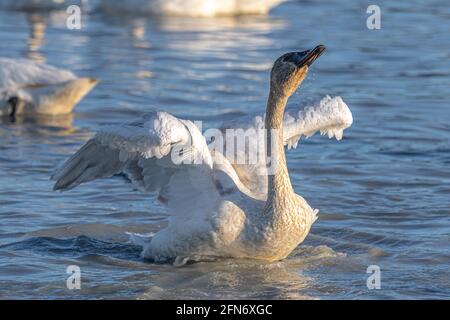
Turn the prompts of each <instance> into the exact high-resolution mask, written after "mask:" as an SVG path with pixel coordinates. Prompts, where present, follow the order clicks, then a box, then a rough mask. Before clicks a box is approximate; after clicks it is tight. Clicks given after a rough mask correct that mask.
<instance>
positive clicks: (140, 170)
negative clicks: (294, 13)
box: [52, 46, 353, 265]
mask: <svg viewBox="0 0 450 320" xmlns="http://www.w3.org/2000/svg"><path fill="white" fill-rule="evenodd" d="M323 50H324V47H323V46H318V47H316V48H314V49H313V50H307V51H303V52H292V53H288V54H285V55H283V56H281V57H280V58H279V59H278V60H277V61H276V62H275V64H274V66H273V68H272V72H271V86H270V94H269V99H268V103H267V110H266V116H265V119H263V117H256V118H254V119H253V120H252V121H250V123H249V124H248V125H247V126H246V128H253V129H254V130H253V131H252V133H250V134H249V135H248V137H250V138H251V139H250V142H249V144H250V145H253V146H254V145H255V144H256V141H257V140H258V139H257V138H256V139H253V138H254V137H257V136H258V134H259V133H261V132H262V133H266V131H265V130H264V128H270V129H271V133H274V135H271V134H267V135H266V136H263V138H264V139H263V140H264V142H267V145H268V148H267V149H269V150H266V148H265V147H264V148H262V153H264V155H266V154H267V155H271V156H272V159H271V161H272V162H271V165H272V167H269V165H268V163H267V159H268V158H266V157H265V156H264V157H263V161H257V162H250V161H248V162H245V161H244V162H243V163H242V162H239V161H238V160H236V159H237V158H236V157H235V156H236V155H237V153H239V152H244V153H246V155H247V156H250V152H253V151H252V150H253V149H252V148H244V149H239V150H238V149H233V151H232V152H229V151H230V146H229V144H228V143H229V141H228V142H226V146H225V147H226V148H227V151H224V152H223V153H221V152H219V151H218V150H217V149H216V150H210V148H211V144H210V145H209V147H208V144H207V140H206V138H205V137H204V136H202V133H201V131H200V130H199V129H198V127H197V126H196V125H194V123H193V122H191V121H187V120H182V119H178V118H176V117H174V116H172V115H170V114H168V113H165V112H156V113H152V114H149V115H147V116H146V117H145V118H144V119H143V120H142V121H138V122H134V123H129V124H125V125H122V126H112V127H108V128H106V129H105V130H103V131H101V132H99V133H97V135H96V136H95V137H94V138H92V139H91V140H89V141H88V142H87V143H86V144H85V145H84V146H83V147H82V148H81V149H80V150H79V151H78V152H76V153H75V155H73V156H72V157H71V158H70V159H69V160H68V161H67V162H66V163H65V164H64V165H63V166H62V167H61V168H60V169H59V170H57V171H56V172H55V174H54V175H53V177H52V178H53V179H54V180H56V184H55V186H54V189H55V190H68V189H71V188H73V187H75V186H77V185H79V184H80V183H83V182H88V181H91V180H94V179H97V178H102V177H109V176H112V175H114V174H116V173H121V172H122V173H125V174H126V175H127V176H128V177H129V179H130V180H131V181H132V182H133V183H134V184H135V185H136V186H138V187H139V188H140V189H142V190H144V191H157V192H159V199H160V200H162V201H163V202H165V203H167V205H168V206H169V208H170V209H171V210H172V211H173V216H172V218H171V219H170V221H169V224H168V226H167V227H166V228H165V229H163V230H161V231H159V232H158V233H156V234H155V236H154V237H153V238H152V239H151V241H150V242H149V243H148V244H147V245H146V246H145V247H144V251H143V255H144V257H146V258H149V259H152V260H155V261H166V260H168V259H175V260H174V263H175V264H177V265H181V264H184V263H185V262H186V261H188V260H190V259H192V260H198V259H208V258H214V257H234V258H254V259H263V260H268V261H275V260H279V259H283V258H285V257H286V256H287V255H288V254H289V253H290V252H291V251H292V250H293V249H294V248H295V247H296V246H297V245H298V244H299V243H301V242H302V241H303V239H304V238H305V237H306V235H307V234H308V232H309V229H310V227H311V225H312V223H313V222H314V221H315V219H316V213H317V211H316V210H313V209H311V207H310V206H309V205H308V204H307V203H306V201H305V200H304V199H303V198H302V197H300V196H299V195H296V194H295V193H294V191H293V188H292V186H291V182H290V179H289V175H288V169H287V166H286V160H285V154H284V145H286V144H288V145H289V146H292V147H293V146H296V145H297V142H298V140H299V139H300V137H301V136H310V135H312V134H313V133H314V132H316V131H321V132H322V133H328V135H329V136H330V137H332V136H333V135H335V136H336V138H337V139H340V138H341V137H342V131H343V130H344V129H345V128H347V127H349V126H350V125H351V124H352V122H353V119H352V114H351V112H350V110H349V109H348V107H347V106H346V105H345V103H344V102H343V101H342V99H341V98H340V97H337V98H329V97H327V98H325V99H323V100H322V101H321V102H320V104H319V105H316V106H314V107H309V108H306V109H305V110H303V111H300V112H294V113H291V114H286V115H285V116H284V117H283V114H284V109H285V105H286V103H287V100H288V98H289V97H290V96H291V95H292V94H293V93H294V92H295V90H296V89H297V87H298V86H299V85H300V83H301V82H302V81H303V79H304V78H305V77H306V74H307V72H308V68H309V66H310V65H311V63H312V62H313V61H314V60H315V59H316V58H317V57H318V56H319V55H320V54H321V53H322V51H323ZM237 123H238V122H237ZM238 126H239V125H238ZM229 127H231V125H228V126H225V127H224V128H229ZM224 128H222V130H221V132H227V131H226V129H224ZM238 135H241V133H238ZM215 137H216V139H214V143H215V144H216V145H217V144H218V143H217V140H218V139H217V138H219V137H220V135H218V134H217V135H215ZM233 140H234V138H233ZM230 141H231V140H230ZM263 145H264V146H265V145H266V144H263ZM234 150H236V152H235V151H234ZM271 150H273V151H274V152H271ZM257 152H261V149H260V150H258V151H257ZM273 155H275V158H276V161H274V158H273ZM180 159H181V160H183V162H181V163H180ZM274 163H275V164H276V165H275V166H273V164H274ZM268 169H270V170H271V171H270V172H269V171H268Z"/></svg>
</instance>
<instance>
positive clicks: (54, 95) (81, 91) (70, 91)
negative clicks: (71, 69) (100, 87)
mask: <svg viewBox="0 0 450 320" xmlns="http://www.w3.org/2000/svg"><path fill="white" fill-rule="evenodd" d="M97 83H98V80H96V79H92V78H78V79H74V80H69V81H66V82H63V83H58V84H52V85H33V86H25V87H21V88H18V89H14V90H6V91H4V92H1V93H0V116H10V117H14V116H17V115H20V114H25V113H28V114H43V115H59V114H67V113H70V112H71V111H72V109H73V108H74V107H75V105H76V104H77V103H78V102H79V101H80V100H81V99H82V98H83V97H84V96H85V95H86V94H88V93H89V91H91V90H92V89H93V88H94V87H95V86H96V85H97Z"/></svg>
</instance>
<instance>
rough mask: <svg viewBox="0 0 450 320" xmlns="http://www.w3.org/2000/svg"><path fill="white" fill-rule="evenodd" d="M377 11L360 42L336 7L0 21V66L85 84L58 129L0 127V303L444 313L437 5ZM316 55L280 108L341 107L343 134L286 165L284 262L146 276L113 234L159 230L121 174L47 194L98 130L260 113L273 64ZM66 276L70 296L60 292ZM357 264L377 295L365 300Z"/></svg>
mask: <svg viewBox="0 0 450 320" xmlns="http://www.w3.org/2000/svg"><path fill="white" fill-rule="evenodd" d="M380 5H381V6H382V8H384V9H383V10H384V11H383V12H386V14H385V15H383V19H384V20H383V24H382V25H383V28H382V29H381V30H378V31H370V30H368V29H367V28H366V27H365V19H366V16H365V9H366V8H365V6H364V4H362V3H360V4H355V3H350V2H349V3H339V4H338V3H335V2H333V3H331V2H330V3H317V2H304V1H290V2H287V3H285V4H284V5H282V6H280V7H279V8H277V9H275V10H274V11H273V13H272V14H271V15H269V16H267V17H234V18H232V17H229V18H218V19H189V18H167V19H162V18H156V17H151V18H143V17H141V18H133V17H127V18H121V17H110V16H106V15H102V14H100V13H95V12H94V13H90V14H86V15H84V17H83V21H84V24H83V26H84V27H83V28H82V30H78V31H71V30H67V29H66V28H65V27H64V25H65V24H64V23H65V22H64V14H65V13H64V12H52V13H39V14H36V13H33V14H31V13H28V14H25V13H20V12H7V13H5V12H4V11H0V39H2V41H3V42H4V43H5V44H7V45H5V46H2V47H1V49H0V50H1V52H0V55H1V56H7V57H18V56H20V55H21V54H20V53H22V56H24V57H29V58H32V59H34V60H35V61H40V62H44V61H45V62H46V63H48V64H52V65H56V66H58V67H63V68H65V69H69V70H72V71H74V72H75V73H76V74H78V75H80V76H93V77H96V78H100V79H101V80H102V82H101V83H100V84H99V85H98V86H97V87H96V88H95V89H94V90H93V91H92V93H91V94H90V95H89V96H88V97H86V98H85V99H84V100H83V101H82V102H81V103H80V104H79V105H78V106H77V108H76V109H75V111H76V112H75V113H74V114H73V115H70V116H67V117H58V118H33V119H30V118H18V119H17V120H16V121H15V122H13V123H12V122H10V121H9V120H8V119H3V120H0V172H2V174H1V175H0V298H5V297H8V298H24V297H36V296H39V297H42V298H254V299H264V298H289V299H304V298H307V299H316V298H319V299H321V298H364V299H366V298H369V299H370V298H448V296H449V294H450V292H449V289H448V288H449V287H450V283H449V281H450V275H449V271H448V265H449V263H450V252H449V249H448V240H449V237H448V230H449V226H450V218H449V209H448V208H449V207H450V203H449V197H448V194H449V192H450V171H449V170H448V168H449V163H450V157H449V152H450V141H449V137H448V132H449V130H450V125H449V122H448V116H449V113H448V104H449V100H448V82H449V77H450V74H449V72H448V67H447V66H446V64H445V63H446V62H447V61H448V48H446V43H447V42H448V41H447V40H448V35H447V33H448V30H447V29H448V28H446V22H447V21H446V20H445V19H446V16H445V15H444V14H442V12H444V8H446V2H445V1H434V2H433V9H430V7H429V6H427V4H425V3H422V2H419V1H413V2H411V3H410V4H409V5H408V6H407V7H405V6H402V5H398V4H394V3H388V2H383V1H382V3H380ZM330 12H333V14H332V15H330ZM412 20H414V21H415V23H417V25H419V26H420V28H416V30H415V32H411V29H410V27H409V24H410V21H412ZM318 43H324V44H326V45H327V47H328V50H327V52H326V54H324V56H323V58H321V60H320V61H319V62H318V63H317V64H316V65H315V66H314V68H312V69H311V72H310V74H309V76H308V79H307V81H306V82H305V83H304V85H302V87H301V89H300V90H299V92H298V93H297V94H295V95H294V97H293V98H292V99H291V101H290V107H297V106H298V105H300V104H306V103H310V102H316V101H317V100H318V99H320V98H322V97H323V96H325V95H327V94H329V95H341V96H342V97H343V98H344V100H345V101H346V102H347V103H348V105H349V107H350V108H351V109H352V111H353V115H354V125H353V127H352V128H350V129H349V130H347V131H346V137H344V140H343V141H342V142H339V143H338V142H336V141H329V140H327V139H326V138H324V137H313V138H311V139H308V140H305V141H304V142H303V143H301V145H300V148H299V149H297V150H293V151H290V152H289V153H288V156H287V158H288V163H289V166H290V173H291V177H292V182H293V186H294V188H295V189H296V191H297V192H299V193H300V194H302V195H303V196H304V197H305V198H306V199H307V200H308V202H309V203H310V204H311V206H312V207H314V208H319V209H320V213H319V220H318V221H317V222H316V223H315V225H314V226H313V228H312V231H311V234H310V235H309V236H308V238H307V240H306V241H305V243H304V244H302V245H301V246H299V247H298V248H297V249H296V250H295V251H294V252H293V253H292V255H291V256H289V258H288V259H286V260H285V261H281V262H277V263H273V264H264V263H259V262H254V261H229V260H226V261H215V262H209V263H196V264H191V265H188V266H186V267H184V268H181V269H180V268H175V267H173V266H170V265H155V264H151V263H148V262H145V261H143V260H142V259H141V258H140V256H139V248H137V247H135V246H133V245H131V244H130V243H128V236H127V232H133V233H143V234H147V233H151V232H156V231H157V230H159V229H160V228H162V227H163V226H164V225H165V224H166V223H167V219H168V216H169V213H168V212H167V211H166V209H165V207H164V206H162V205H161V204H159V203H158V202H157V201H156V200H155V199H154V197H152V196H150V195H145V194H141V193H139V192H136V190H134V189H133V187H132V186H131V185H130V184H127V183H124V180H123V178H122V177H113V178H111V179H107V180H100V181H95V182H93V183H90V184H86V185H83V186H80V187H79V188H77V189H75V190H72V191H70V192H67V193H55V192H52V191H51V189H52V183H51V182H50V181H49V176H50V175H51V173H52V172H53V170H54V169H55V167H56V166H57V165H58V164H59V163H60V162H61V161H63V160H65V159H66V157H67V156H68V155H70V154H72V153H73V152H74V151H75V150H76V149H78V148H79V147H80V146H81V145H82V144H83V143H84V142H85V141H86V140H87V139H88V138H89V137H91V136H92V134H93V131H95V130H96V129H97V128H98V127H99V126H101V125H105V124H116V123H121V122H124V121H131V120H134V119H135V118H136V117H138V116H140V115H141V114H142V113H144V112H148V111H151V110H155V109H163V110H165V111H168V112H172V113H175V114H176V115H178V116H180V117H187V118H190V119H203V120H208V125H217V124H219V123H220V122H221V121H222V120H226V119H230V118H233V117H236V116H238V115H242V114H247V113H254V112H262V110H263V109H264V106H265V99H266V97H267V91H268V71H269V69H270V66H271V63H272V61H273V60H274V58H276V57H277V56H279V55H280V54H282V53H284V52H286V51H290V50H298V49H305V48H308V47H311V46H313V45H316V44H318ZM71 264H76V265H79V266H80V267H81V269H82V274H83V279H82V288H83V289H82V290H80V291H77V292H73V291H69V290H67V289H66V288H65V277H66V274H65V268H66V267H67V265H71ZM371 264H376V265H379V266H380V267H381V270H382V289H381V290H370V291H369V290H368V289H367V287H366V279H367V274H366V268H367V266H368V265H371Z"/></svg>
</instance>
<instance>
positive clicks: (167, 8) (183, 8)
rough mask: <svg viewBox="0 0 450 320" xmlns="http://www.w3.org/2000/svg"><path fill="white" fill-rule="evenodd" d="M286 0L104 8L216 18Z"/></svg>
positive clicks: (166, 1) (140, 1)
mask: <svg viewBox="0 0 450 320" xmlns="http://www.w3.org/2000/svg"><path fill="white" fill-rule="evenodd" d="M284 1H285V0H124V1H108V0H102V1H101V4H100V8H101V10H102V11H104V12H108V13H124V12H127V13H131V14H152V15H167V16H190V17H214V16H231V15H245V14H267V13H268V12H269V11H270V9H272V8H273V7H275V6H276V5H278V4H280V3H281V2H284Z"/></svg>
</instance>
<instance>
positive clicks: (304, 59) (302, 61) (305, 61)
mask: <svg viewBox="0 0 450 320" xmlns="http://www.w3.org/2000/svg"><path fill="white" fill-rule="evenodd" d="M324 51H325V46H324V45H318V46H317V47H315V48H314V49H312V50H306V51H302V52H297V56H298V58H297V61H296V63H295V64H296V65H297V66H298V67H299V68H300V67H303V66H304V65H307V66H308V67H309V66H310V65H311V64H312V63H313V62H314V61H316V60H317V58H318V57H320V56H321V55H322V53H323V52H324Z"/></svg>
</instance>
